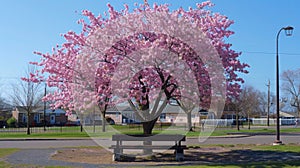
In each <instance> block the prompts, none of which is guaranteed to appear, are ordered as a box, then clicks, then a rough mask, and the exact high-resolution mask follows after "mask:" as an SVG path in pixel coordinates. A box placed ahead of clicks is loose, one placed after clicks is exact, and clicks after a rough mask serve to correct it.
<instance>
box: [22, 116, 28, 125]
mask: <svg viewBox="0 0 300 168" xmlns="http://www.w3.org/2000/svg"><path fill="white" fill-rule="evenodd" d="M22 122H23V123H26V122H27V116H26V114H22Z"/></svg>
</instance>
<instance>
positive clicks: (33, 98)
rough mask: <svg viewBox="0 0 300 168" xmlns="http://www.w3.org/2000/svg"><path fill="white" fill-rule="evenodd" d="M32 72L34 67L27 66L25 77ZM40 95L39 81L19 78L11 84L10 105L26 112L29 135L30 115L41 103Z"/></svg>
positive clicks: (28, 132)
mask: <svg viewBox="0 0 300 168" xmlns="http://www.w3.org/2000/svg"><path fill="white" fill-rule="evenodd" d="M33 72H35V68H34V67H28V69H27V71H26V74H25V75H26V76H25V78H27V79H29V78H30V74H31V73H33ZM42 96H43V95H42V87H41V83H34V82H31V81H25V80H21V79H20V80H19V81H18V82H17V83H16V84H12V93H11V95H10V98H11V101H12V105H14V106H16V107H18V108H20V109H22V110H24V111H26V113H27V135H30V122H31V121H30V115H31V113H32V112H33V111H34V110H36V109H37V108H38V107H39V106H41V105H42V99H41V98H42Z"/></svg>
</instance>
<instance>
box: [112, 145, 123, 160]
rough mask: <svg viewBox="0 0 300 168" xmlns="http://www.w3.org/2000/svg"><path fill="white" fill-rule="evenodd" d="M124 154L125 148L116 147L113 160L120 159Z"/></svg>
mask: <svg viewBox="0 0 300 168" xmlns="http://www.w3.org/2000/svg"><path fill="white" fill-rule="evenodd" d="M122 154H123V149H119V148H115V149H114V154H113V156H112V160H113V161H120V160H121V156H122Z"/></svg>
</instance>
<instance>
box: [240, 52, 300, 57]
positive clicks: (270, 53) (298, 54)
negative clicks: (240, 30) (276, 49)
mask: <svg viewBox="0 0 300 168" xmlns="http://www.w3.org/2000/svg"><path fill="white" fill-rule="evenodd" d="M242 53H248V54H266V55H275V54H276V53H272V52H263V51H242ZM279 54H280V55H293V56H300V53H279Z"/></svg>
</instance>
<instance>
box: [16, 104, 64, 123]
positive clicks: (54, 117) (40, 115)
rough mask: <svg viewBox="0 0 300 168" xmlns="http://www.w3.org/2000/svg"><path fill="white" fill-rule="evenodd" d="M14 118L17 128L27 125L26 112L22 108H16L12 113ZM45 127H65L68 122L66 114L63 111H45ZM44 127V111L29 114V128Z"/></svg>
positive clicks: (38, 110) (40, 109) (39, 110)
mask: <svg viewBox="0 0 300 168" xmlns="http://www.w3.org/2000/svg"><path fill="white" fill-rule="evenodd" d="M12 114H13V116H14V118H15V119H16V120H17V125H18V126H19V127H25V126H26V125H27V121H28V118H27V111H25V110H24V108H22V107H16V108H15V109H14V110H13V112H12ZM45 121H46V122H45V123H46V126H54V125H57V126H58V125H65V124H66V123H67V121H68V117H67V116H66V112H65V111H64V110H63V109H55V110H52V109H47V110H46V111H45ZM43 125H44V110H43V109H42V108H39V109H37V110H34V111H32V113H31V114H30V126H43Z"/></svg>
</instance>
